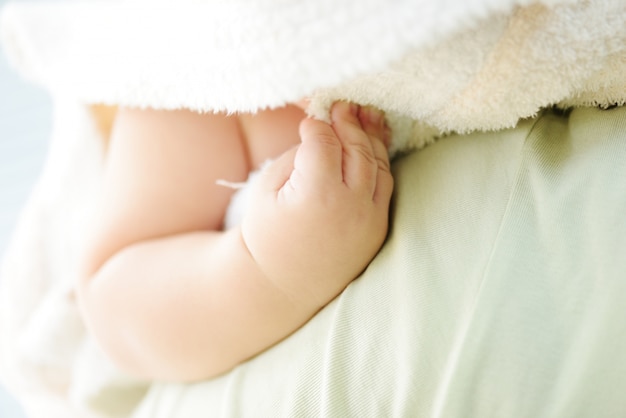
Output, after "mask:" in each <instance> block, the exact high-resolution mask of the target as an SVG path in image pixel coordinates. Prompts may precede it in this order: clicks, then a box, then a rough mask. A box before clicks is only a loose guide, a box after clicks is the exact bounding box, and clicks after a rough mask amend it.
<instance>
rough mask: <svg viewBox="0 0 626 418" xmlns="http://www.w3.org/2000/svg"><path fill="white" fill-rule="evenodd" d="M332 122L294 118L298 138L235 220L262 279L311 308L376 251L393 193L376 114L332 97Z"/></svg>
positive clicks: (339, 288)
mask: <svg viewBox="0 0 626 418" xmlns="http://www.w3.org/2000/svg"><path fill="white" fill-rule="evenodd" d="M331 120H332V124H330V125H329V124H327V123H325V122H322V121H318V120H313V119H305V120H304V121H303V122H302V123H301V125H300V136H301V140H302V143H301V144H300V145H299V146H298V147H297V148H295V149H293V150H291V151H288V152H286V153H285V154H283V155H282V156H281V157H280V158H279V159H277V160H276V161H275V162H274V163H273V164H272V165H271V166H270V167H268V168H267V169H266V170H265V171H264V172H263V174H262V175H261V178H260V179H259V181H258V183H257V185H256V187H255V189H254V190H253V191H252V202H251V209H252V210H251V211H250V212H249V213H248V214H247V215H246V217H245V218H244V220H243V223H242V236H243V240H244V242H245V244H246V245H247V248H248V250H249V251H250V254H251V255H252V257H253V258H254V260H255V261H256V263H257V265H258V266H259V268H260V269H261V270H262V271H263V273H264V275H265V277H266V278H267V279H268V280H270V281H271V282H272V283H273V284H274V285H276V286H277V287H278V288H280V289H281V290H282V291H284V292H285V293H286V294H287V295H288V296H289V297H291V298H292V299H293V300H294V302H297V303H308V304H311V303H312V304H314V306H313V307H317V309H319V308H320V307H322V306H324V305H325V304H326V303H328V302H329V301H330V300H331V299H332V298H334V297H335V296H336V295H338V294H339V293H340V292H341V291H342V290H343V289H344V288H345V287H346V286H347V285H348V284H349V283H350V281H352V280H353V279H354V278H356V277H357V276H358V275H359V274H360V273H361V272H362V271H363V270H364V269H365V268H366V267H367V265H368V263H369V262H370V261H371V260H372V259H373V258H374V256H375V255H376V253H377V252H378V250H379V249H380V247H381V245H382V243H383V241H384V240H385V237H386V234H387V227H388V214H389V202H390V199H391V193H392V190H393V178H392V176H391V172H390V168H389V158H388V154H387V148H386V146H385V142H384V141H385V136H386V135H385V122H384V117H383V115H382V114H381V113H380V112H379V111H377V110H374V109H372V108H366V107H359V106H357V105H354V104H349V103H345V102H338V103H335V104H334V105H333V108H332V110H331Z"/></svg>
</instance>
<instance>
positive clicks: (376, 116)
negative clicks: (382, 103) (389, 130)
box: [367, 106, 383, 126]
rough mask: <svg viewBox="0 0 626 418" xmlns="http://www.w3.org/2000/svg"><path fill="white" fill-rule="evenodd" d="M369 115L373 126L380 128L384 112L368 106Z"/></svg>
mask: <svg viewBox="0 0 626 418" xmlns="http://www.w3.org/2000/svg"><path fill="white" fill-rule="evenodd" d="M367 114H368V116H369V119H370V122H372V124H374V125H377V126H380V125H381V122H382V119H383V112H382V111H380V110H378V109H376V108H375V107H372V106H368V107H367Z"/></svg>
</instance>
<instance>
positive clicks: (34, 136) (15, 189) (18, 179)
mask: <svg viewBox="0 0 626 418" xmlns="http://www.w3.org/2000/svg"><path fill="white" fill-rule="evenodd" d="M8 1H9V0H0V7H2V6H4V5H5V4H6V3H8ZM12 1H16V0H12ZM17 1H23V0H17ZM51 112H52V109H51V102H50V98H49V97H48V95H47V94H46V92H45V91H43V90H41V89H40V88H38V87H36V86H33V85H31V84H28V83H27V82H26V81H24V80H22V79H21V78H20V77H19V76H18V75H17V74H16V73H15V72H14V71H13V70H12V69H11V68H10V66H9V64H8V62H7V59H6V57H5V56H4V53H3V52H2V51H0V257H2V255H3V254H4V252H5V250H6V247H7V244H8V241H9V238H10V235H11V232H12V230H13V228H14V227H15V222H16V220H17V217H18V214H19V212H20V209H21V208H22V207H23V206H24V204H25V203H26V200H27V199H28V195H29V192H30V190H31V188H32V187H33V185H34V182H35V181H36V179H37V176H38V174H39V172H40V170H41V168H42V164H43V161H44V158H45V153H46V147H47V142H48V137H49V133H50V130H51ZM24 262H25V263H26V262H28V260H24ZM0 417H1V418H22V417H23V414H22V412H21V410H20V408H19V407H18V405H17V404H16V403H15V401H14V400H13V399H12V398H11V396H10V395H9V394H8V393H7V392H6V391H5V390H4V388H3V387H2V384H1V377H0Z"/></svg>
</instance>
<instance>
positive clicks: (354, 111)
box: [350, 103, 359, 116]
mask: <svg viewBox="0 0 626 418" xmlns="http://www.w3.org/2000/svg"><path fill="white" fill-rule="evenodd" d="M350 113H352V114H353V115H354V116H356V115H357V114H358V113H359V105H358V104H356V103H350Z"/></svg>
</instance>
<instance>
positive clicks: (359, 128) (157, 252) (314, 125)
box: [78, 103, 392, 381]
mask: <svg viewBox="0 0 626 418" xmlns="http://www.w3.org/2000/svg"><path fill="white" fill-rule="evenodd" d="M332 120H333V124H332V125H328V124H325V123H323V122H319V121H313V120H306V121H304V122H303V123H302V125H301V137H302V144H301V145H300V146H299V147H298V148H297V149H294V150H292V151H290V152H287V153H285V154H284V155H283V156H281V157H280V158H279V159H278V160H277V161H276V162H275V163H274V164H272V165H271V166H270V167H269V168H268V169H267V171H265V172H264V173H263V174H262V177H261V179H260V181H259V183H258V186H257V187H256V189H255V191H254V202H253V204H252V207H253V208H254V210H253V211H252V212H250V213H249V214H248V215H247V216H246V218H245V219H244V221H243V224H242V226H241V227H238V228H233V229H231V230H229V231H226V232H215V231H207V230H204V231H202V232H187V233H180V234H176V235H167V234H164V235H165V236H162V235H158V236H154V237H151V238H149V239H144V240H138V241H135V242H134V243H133V244H131V245H128V246H126V247H124V248H123V249H122V250H120V251H118V252H116V253H115V254H114V255H113V256H111V257H110V258H109V259H108V260H107V261H106V262H105V263H104V264H102V267H101V268H99V269H97V271H96V272H95V273H94V274H93V275H89V276H88V277H87V278H85V279H83V280H81V281H80V283H79V285H78V295H79V301H80V304H81V308H82V310H83V313H84V316H85V319H86V321H87V323H88V326H89V328H90V329H91V331H92V332H93V333H94V334H95V336H96V337H97V339H98V340H99V341H100V343H101V344H102V346H103V347H104V349H105V351H107V352H108V353H109V354H110V355H111V356H112V357H113V358H114V359H115V360H116V361H117V362H118V363H119V364H120V365H122V366H123V367H124V368H125V369H127V370H129V371H132V372H134V373H135V374H139V375H142V376H145V377H150V378H158V379H167V380H183V381H189V380H196V379H201V378H206V377H210V376H213V375H216V374H219V373H222V372H224V371H227V370H229V369H230V368H232V367H233V366H235V365H236V364H238V363H240V362H241V361H243V360H245V359H247V358H249V357H251V356H253V355H255V354H257V353H259V352H261V351H262V350H264V349H266V348H267V347H269V346H271V345H273V344H275V343H276V342H278V341H280V340H281V339H283V338H284V337H286V336H287V335H289V334H290V333H292V332H293V331H295V330H296V329H298V328H299V327H300V326H302V325H303V324H304V323H305V322H306V321H307V320H308V319H310V318H311V316H313V315H314V314H315V313H316V312H317V311H318V310H319V309H320V308H321V307H323V306H324V305H325V304H326V303H328V302H329V301H330V300H332V298H333V297H335V296H336V295H337V294H338V293H339V292H341V290H342V289H343V288H345V286H347V285H348V283H349V282H350V281H351V280H352V279H354V278H355V277H356V276H358V274H359V273H360V272H361V271H362V270H363V269H364V268H365V267H366V265H367V263H368V262H369V261H370V260H371V258H373V256H374V255H375V253H376V252H377V251H378V248H379V247H380V245H381V244H382V242H383V240H384V237H385V235H386V231H387V222H388V221H387V215H388V206H389V199H390V196H391V191H392V179H391V175H390V173H389V162H388V159H387V154H386V149H385V146H384V144H383V142H382V140H381V138H382V137H383V135H384V134H383V131H384V128H383V122H382V118H381V117H380V115H378V116H377V115H376V114H375V113H370V112H369V111H367V110H366V109H359V108H358V107H354V106H352V107H351V106H350V105H348V104H345V103H339V104H337V105H335V107H334V108H333V111H332Z"/></svg>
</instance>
